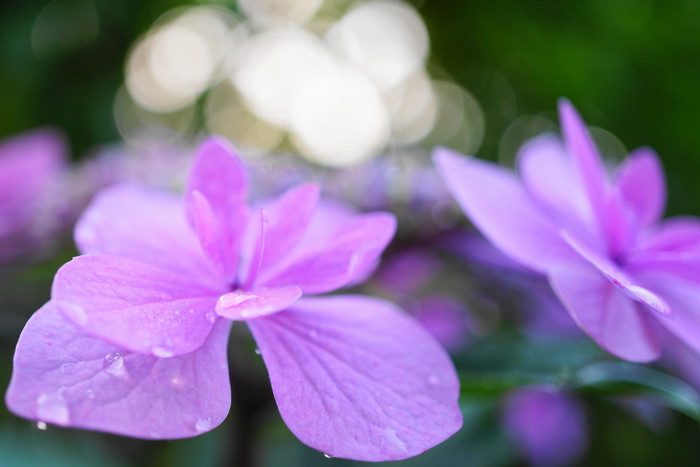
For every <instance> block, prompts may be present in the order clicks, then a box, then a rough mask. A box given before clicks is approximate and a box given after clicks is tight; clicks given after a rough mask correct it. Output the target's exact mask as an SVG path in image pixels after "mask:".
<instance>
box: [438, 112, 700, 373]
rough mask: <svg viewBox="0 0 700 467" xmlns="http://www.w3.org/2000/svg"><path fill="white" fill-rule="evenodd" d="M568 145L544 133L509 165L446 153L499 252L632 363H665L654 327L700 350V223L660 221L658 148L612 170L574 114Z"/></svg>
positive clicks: (565, 115) (465, 203) (462, 196)
mask: <svg viewBox="0 0 700 467" xmlns="http://www.w3.org/2000/svg"><path fill="white" fill-rule="evenodd" d="M560 115H561V121H562V127H563V133H564V140H563V141H561V140H559V139H558V138H557V137H554V136H550V135H544V136H541V137H539V138H536V139H535V140H533V141H531V142H530V143H528V144H526V145H525V146H524V147H523V149H522V150H521V152H520V154H519V159H518V172H519V174H520V179H518V178H517V177H516V176H515V175H514V174H513V173H511V172H510V171H509V170H506V169H504V168H501V167H498V166H495V165H493V164H490V163H487V162H484V161H480V160H478V159H475V158H471V157H470V158H466V157H460V156H459V155H457V154H455V153H453V152H451V151H449V150H447V149H438V150H437V151H436V155H435V160H436V164H437V166H438V168H439V170H440V171H441V173H442V176H443V178H444V179H445V181H446V182H447V185H448V186H449V188H450V189H451V191H452V193H453V194H454V196H455V198H456V199H457V201H458V203H459V204H460V205H461V207H462V208H463V209H464V211H465V212H466V213H467V214H468V215H469V217H470V218H471V219H472V221H473V222H474V224H476V226H477V227H479V229H481V231H482V232H483V233H484V234H485V235H486V236H487V237H488V238H489V240H491V241H492V242H493V243H494V244H495V245H496V246H497V247H499V248H500V249H501V250H502V251H503V252H504V253H506V254H507V255H509V256H510V257H511V258H513V259H515V260H516V261H518V262H520V263H521V264H523V265H525V266H527V267H529V268H531V269H533V270H535V271H537V272H540V273H543V274H545V275H546V276H547V277H548V279H549V281H550V283H551V285H552V287H553V288H554V290H555V292H556V293H557V295H558V296H559V298H560V299H561V301H562V302H563V303H564V305H565V306H566V308H567V309H568V311H569V313H570V314H571V315H572V316H573V318H574V319H575V320H576V322H577V323H578V324H579V326H580V327H581V328H582V329H583V330H584V331H586V332H587V333H588V334H589V335H590V336H591V337H593V339H595V340H596V341H597V342H598V343H599V344H600V345H601V346H602V347H603V348H605V349H606V350H608V351H609V352H611V353H613V354H615V355H617V356H619V357H622V358H625V359H628V360H632V361H640V362H645V361H651V360H654V359H656V358H658V356H659V354H660V347H661V346H660V340H659V336H658V330H657V324H658V323H660V324H661V325H662V326H663V327H665V328H666V329H668V330H669V331H670V332H672V333H674V334H676V335H677V336H678V337H679V338H680V339H682V340H684V341H685V342H687V343H688V344H689V345H691V346H692V347H694V348H695V349H696V350H700V313H697V304H698V303H700V287H698V284H699V283H700V221H698V220H697V219H691V218H675V219H669V220H666V221H660V220H659V218H660V216H661V214H662V212H663V208H664V204H665V184H664V179H663V171H662V168H661V165H660V163H659V160H658V159H657V156H656V155H655V154H654V152H653V151H651V150H650V149H647V148H642V149H638V150H636V151H634V152H633V153H632V154H631V155H630V156H629V157H628V158H627V159H626V160H625V161H624V162H623V163H622V164H621V165H620V166H619V167H618V168H616V169H615V170H606V167H604V165H603V163H602V161H601V159H600V157H599V155H598V153H597V151H596V148H595V145H594V144H593V141H592V140H591V138H590V136H589V134H588V132H587V131H586V128H585V126H584V123H583V121H582V120H581V118H580V117H579V115H578V114H577V113H576V110H575V109H574V108H573V106H572V105H571V104H570V103H569V102H568V101H565V100H562V101H561V103H560Z"/></svg>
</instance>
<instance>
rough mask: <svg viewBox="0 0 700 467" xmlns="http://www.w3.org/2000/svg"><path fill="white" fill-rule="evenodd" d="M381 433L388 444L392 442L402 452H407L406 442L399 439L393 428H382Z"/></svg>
mask: <svg viewBox="0 0 700 467" xmlns="http://www.w3.org/2000/svg"><path fill="white" fill-rule="evenodd" d="M382 434H383V435H384V439H385V440H386V441H388V442H389V443H390V444H393V445H394V446H396V447H397V448H399V449H400V450H401V451H403V452H408V449H407V448H406V443H404V442H403V441H401V440H400V439H399V437H398V435H397V432H396V430H393V429H391V428H389V429H386V430H383V431H382Z"/></svg>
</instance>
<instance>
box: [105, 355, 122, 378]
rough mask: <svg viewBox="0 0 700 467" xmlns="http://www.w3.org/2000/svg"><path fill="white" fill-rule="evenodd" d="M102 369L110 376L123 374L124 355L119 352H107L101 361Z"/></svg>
mask: <svg viewBox="0 0 700 467" xmlns="http://www.w3.org/2000/svg"><path fill="white" fill-rule="evenodd" d="M102 369H103V370H104V371H105V372H106V373H108V374H110V375H112V376H124V375H125V374H126V368H124V357H122V355H121V354H120V353H119V352H112V353H108V354H107V355H105V358H104V360H103V361H102Z"/></svg>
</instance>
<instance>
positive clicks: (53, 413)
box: [36, 394, 70, 425]
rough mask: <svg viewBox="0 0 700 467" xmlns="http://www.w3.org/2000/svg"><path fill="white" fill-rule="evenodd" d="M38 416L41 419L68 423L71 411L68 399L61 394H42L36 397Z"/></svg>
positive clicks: (61, 423)
mask: <svg viewBox="0 0 700 467" xmlns="http://www.w3.org/2000/svg"><path fill="white" fill-rule="evenodd" d="M36 416H37V418H40V419H41V420H45V421H47V422H51V423H55V424H56V425H68V423H70V413H69V412H68V405H66V400H65V399H64V398H63V396H61V395H60V394H41V395H40V396H39V397H37V398H36Z"/></svg>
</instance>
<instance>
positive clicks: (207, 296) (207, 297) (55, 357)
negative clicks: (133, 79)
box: [6, 139, 461, 461]
mask: <svg viewBox="0 0 700 467" xmlns="http://www.w3.org/2000/svg"><path fill="white" fill-rule="evenodd" d="M246 195H247V178H246V174H245V171H244V168H243V166H242V164H241V163H240V161H239V160H238V159H237V158H236V157H235V156H234V155H233V153H232V150H231V149H230V148H229V147H228V146H227V145H226V144H225V143H224V142H223V141H220V140H216V139H214V140H208V141H206V142H205V143H203V145H202V146H201V147H200V149H199V153H198V156H197V159H196V161H195V164H194V167H193V169H192V171H191V174H190V177H189V181H188V188H187V192H186V196H185V201H184V204H183V203H182V201H181V200H180V199H179V198H178V197H176V196H173V195H170V194H168V193H164V192H160V191H155V190H152V189H142V188H136V187H133V186H119V187H114V188H111V189H108V190H106V191H104V192H102V193H101V194H100V195H98V196H97V198H96V199H95V201H94V202H93V203H92V205H91V206H90V208H89V209H88V210H87V211H86V213H85V214H84V215H83V216H82V218H81V219H80V221H79V222H78V225H77V227H76V233H75V236H76V242H77V244H78V246H79V249H80V250H81V252H82V253H84V255H83V256H79V257H77V258H75V259H74V260H73V261H71V262H69V263H67V264H66V265H64V266H63V267H62V268H61V269H60V270H59V271H58V273H57V274H56V277H55V280H54V284H53V290H52V298H51V301H50V302H49V303H47V304H46V305H45V306H44V307H42V308H41V309H40V310H39V311H38V312H37V313H35V315H34V316H33V317H32V318H31V319H30V321H29V322H28V323H27V325H26V327H25V329H24V331H23V333H22V335H21V336H20V340H19V343H18V346H17V351H16V354H15V360H14V373H13V377H12V381H11V383H10V388H9V389H8V392H7V396H6V400H7V404H8V406H9V407H10V409H11V410H12V411H13V412H15V413H16V414H18V415H21V416H23V417H26V418H30V419H34V420H41V421H44V422H50V423H55V424H58V425H63V426H73V427H80V428H88V429H95V430H102V431H108V432H112V433H117V434H123V435H128V436H135V437H140V438H149V439H164V438H182V437H188V436H194V435H197V434H200V433H203V432H206V431H209V430H211V429H212V428H214V427H216V426H217V425H218V424H219V423H221V422H222V420H223V419H224V418H225V416H226V414H227V412H228V410H229V406H230V385H229V375H228V371H227V361H226V346H227V337H228V332H229V329H230V326H231V320H238V321H246V322H247V324H248V326H249V328H250V330H251V332H252V334H253V336H254V338H255V340H256V342H257V345H258V346H259V349H260V352H261V354H262V357H263V359H264V361H265V363H266V366H267V369H268V372H269V375H270V379H271V385H272V390H273V393H274V396H275V399H276V401H277V405H278V407H279V410H280V413H281V415H282V418H283V419H284V420H285V422H286V423H287V425H288V426H289V428H290V429H291V431H292V432H293V433H294V434H295V435H296V436H297V437H299V438H300V439H301V440H302V441H303V442H305V443H306V444H308V445H310V446H311V447H313V448H316V449H318V450H320V451H323V452H325V453H328V454H329V455H332V456H338V457H347V458H352V459H360V460H372V461H378V460H390V459H403V458H406V457H410V456H414V455H417V454H419V453H421V452H423V451H424V450H426V449H428V448H430V447H432V446H434V445H436V444H438V443H440V442H441V441H443V440H444V439H446V438H447V437H449V436H450V435H452V434H453V433H454V432H455V431H456V430H457V429H458V428H459V427H460V426H461V413H460V411H459V409H458V406H457V399H458V393H459V383H458V380H457V377H456V374H455V370H454V367H453V366H452V363H451V362H450V360H449V357H448V356H447V354H446V353H445V351H444V350H443V349H442V348H441V347H440V346H439V345H438V343H437V342H436V341H435V340H434V339H433V338H432V337H431V336H430V335H429V334H428V333H427V332H425V331H424V330H423V329H422V328H421V327H420V326H419V325H418V324H417V323H415V322H414V321H413V320H412V319H411V318H409V317H407V316H406V315H405V313H403V312H402V311H401V310H400V309H398V308H397V307H395V306H394V305H392V304H390V303H388V302H385V301H382V300H379V299H375V298H370V297H363V296H350V295H334V296H331V297H326V298H306V297H305V298H301V297H302V295H313V294H321V293H325V292H330V291H333V290H336V289H338V288H340V287H343V286H344V285H346V284H348V283H351V282H352V281H353V280H354V279H355V278H356V277H357V276H360V275H362V274H366V272H367V270H368V269H369V268H370V267H372V266H373V265H374V263H375V262H376V261H377V259H378V257H379V255H380V254H381V252H382V251H383V249H384V247H385V246H386V244H387V243H388V242H389V240H390V239H391V237H392V235H393V233H394V229H395V220H394V218H393V216H392V215H390V214H386V213H373V214H364V215H359V214H355V213H353V212H351V211H350V210H349V209H347V208H344V207H341V206H339V205H337V204H329V203H326V202H324V201H321V200H319V193H318V188H317V187H316V186H315V185H302V186H299V187H296V188H293V189H290V190H289V191H287V192H286V193H284V194H283V195H282V196H281V197H279V198H278V199H276V200H273V201H269V202H267V203H262V204H261V205H260V206H256V207H250V206H248V204H247V203H246ZM188 221H189V222H188Z"/></svg>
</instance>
